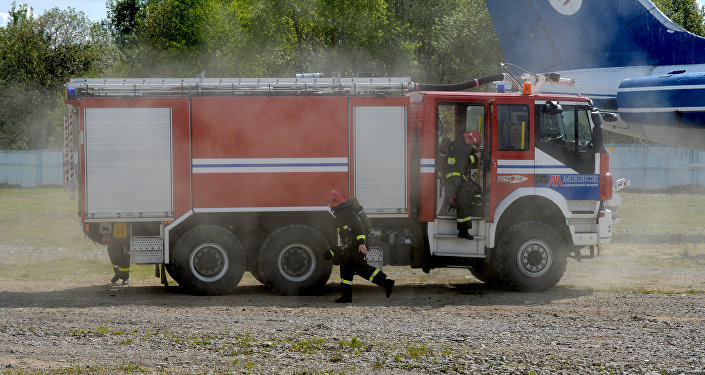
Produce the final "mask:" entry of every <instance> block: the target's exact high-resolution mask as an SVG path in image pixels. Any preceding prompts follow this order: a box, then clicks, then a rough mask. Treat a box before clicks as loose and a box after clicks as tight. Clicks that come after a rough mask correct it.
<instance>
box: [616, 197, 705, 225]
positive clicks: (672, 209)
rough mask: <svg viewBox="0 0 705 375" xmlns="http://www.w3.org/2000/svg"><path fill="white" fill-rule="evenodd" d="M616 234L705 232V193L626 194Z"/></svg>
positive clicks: (623, 198)
mask: <svg viewBox="0 0 705 375" xmlns="http://www.w3.org/2000/svg"><path fill="white" fill-rule="evenodd" d="M619 195H620V196H621V197H622V205H621V206H620V207H619V208H618V209H617V211H618V217H619V219H620V221H619V223H618V224H617V225H615V227H614V232H615V233H629V234H632V235H639V234H671V235H673V234H681V233H684V234H695V235H705V194H649V193H623V192H620V193H619Z"/></svg>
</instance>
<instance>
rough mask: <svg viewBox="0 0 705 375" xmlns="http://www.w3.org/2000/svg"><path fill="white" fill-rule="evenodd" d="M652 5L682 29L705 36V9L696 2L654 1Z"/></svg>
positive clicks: (684, 0) (695, 0)
mask: <svg viewBox="0 0 705 375" xmlns="http://www.w3.org/2000/svg"><path fill="white" fill-rule="evenodd" d="M654 4H655V5H656V6H657V7H658V8H659V9H660V10H661V12H663V13H664V14H665V15H666V16H667V17H668V18H670V19H671V20H672V21H673V22H675V23H677V24H678V25H680V26H681V27H682V28H684V29H686V30H688V31H690V32H691V33H693V34H697V35H700V36H705V7H703V6H702V5H700V3H699V2H698V0H654Z"/></svg>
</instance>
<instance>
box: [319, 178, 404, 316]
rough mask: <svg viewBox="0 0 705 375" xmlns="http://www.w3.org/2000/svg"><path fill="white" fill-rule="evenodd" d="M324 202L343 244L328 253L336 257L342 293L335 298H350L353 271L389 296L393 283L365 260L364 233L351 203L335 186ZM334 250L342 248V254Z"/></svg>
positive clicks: (363, 228) (342, 301) (345, 300)
mask: <svg viewBox="0 0 705 375" xmlns="http://www.w3.org/2000/svg"><path fill="white" fill-rule="evenodd" d="M328 202H329V204H330V207H331V210H332V211H333V216H334V217H335V226H336V228H337V230H338V234H339V236H340V240H341V243H342V244H343V246H342V247H341V248H336V249H332V250H331V253H332V256H333V257H334V258H339V259H340V287H341V289H342V291H343V295H342V296H340V298H338V299H336V300H335V302H337V303H349V302H352V281H353V277H354V276H355V274H358V275H360V276H361V277H364V278H365V279H367V280H369V281H370V282H372V283H374V284H377V285H379V286H381V287H384V290H385V292H386V295H387V298H389V296H390V295H391V294H392V288H393V287H394V280H392V279H388V278H387V275H386V274H385V273H384V272H382V270H380V269H379V268H375V267H372V266H370V265H369V264H367V261H366V254H367V245H366V243H367V241H366V240H367V233H365V232H366V231H365V227H364V226H363V224H362V221H361V220H360V217H358V215H357V213H355V210H354V209H353V207H352V204H351V203H350V202H348V201H346V200H345V198H343V195H342V194H341V193H340V192H338V191H336V190H333V191H331V192H330V197H329V199H328ZM336 251H337V252H342V255H341V254H335V253H336Z"/></svg>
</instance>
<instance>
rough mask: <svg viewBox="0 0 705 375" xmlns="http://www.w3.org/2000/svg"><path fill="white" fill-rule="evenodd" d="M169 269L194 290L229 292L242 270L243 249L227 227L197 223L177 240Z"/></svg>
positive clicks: (200, 291)
mask: <svg viewBox="0 0 705 375" xmlns="http://www.w3.org/2000/svg"><path fill="white" fill-rule="evenodd" d="M172 262H173V265H172V266H171V267H169V268H170V269H171V270H170V271H169V273H170V274H171V276H172V277H173V278H174V280H176V282H178V283H179V285H180V286H181V287H183V288H185V289H186V290H188V291H189V292H191V293H194V294H209V295H217V294H228V293H232V292H234V291H235V288H236V287H237V284H238V283H239V282H240V279H242V275H243V273H244V272H245V252H244V249H243V247H242V244H241V243H240V241H239V240H238V239H237V237H235V235H234V234H232V233H231V232H230V231H228V230H227V229H225V228H223V227H219V226H216V225H199V226H197V227H195V228H193V229H190V230H189V231H188V232H186V233H185V234H184V235H183V236H181V238H179V239H178V240H177V242H176V246H174V254H173V257H172Z"/></svg>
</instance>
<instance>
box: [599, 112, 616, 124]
mask: <svg viewBox="0 0 705 375" xmlns="http://www.w3.org/2000/svg"><path fill="white" fill-rule="evenodd" d="M602 119H603V120H605V121H607V122H615V121H617V120H618V117H617V115H616V114H614V113H607V112H604V113H602Z"/></svg>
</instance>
